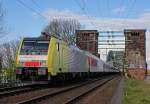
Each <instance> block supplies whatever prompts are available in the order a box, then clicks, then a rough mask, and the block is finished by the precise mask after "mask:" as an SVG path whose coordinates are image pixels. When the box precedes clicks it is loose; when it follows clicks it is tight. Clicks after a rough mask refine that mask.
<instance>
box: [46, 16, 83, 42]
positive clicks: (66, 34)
mask: <svg viewBox="0 0 150 104" xmlns="http://www.w3.org/2000/svg"><path fill="white" fill-rule="evenodd" d="M80 28H81V24H80V23H79V22H78V21H77V20H75V19H54V20H52V21H51V22H50V23H49V24H48V25H47V26H46V27H45V29H44V32H47V33H49V34H50V35H55V36H58V37H60V38H62V39H63V40H65V41H67V42H68V43H69V44H75V30H77V29H80Z"/></svg>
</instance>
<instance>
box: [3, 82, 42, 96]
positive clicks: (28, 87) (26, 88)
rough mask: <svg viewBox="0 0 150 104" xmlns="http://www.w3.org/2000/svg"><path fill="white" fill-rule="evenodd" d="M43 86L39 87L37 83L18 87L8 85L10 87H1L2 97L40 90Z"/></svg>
mask: <svg viewBox="0 0 150 104" xmlns="http://www.w3.org/2000/svg"><path fill="white" fill-rule="evenodd" d="M40 89H41V87H39V86H38V85H37V84H32V85H25V86H18V87H8V88H1V89H0V98H4V97H8V96H14V95H18V94H22V93H26V92H30V91H34V90H40Z"/></svg>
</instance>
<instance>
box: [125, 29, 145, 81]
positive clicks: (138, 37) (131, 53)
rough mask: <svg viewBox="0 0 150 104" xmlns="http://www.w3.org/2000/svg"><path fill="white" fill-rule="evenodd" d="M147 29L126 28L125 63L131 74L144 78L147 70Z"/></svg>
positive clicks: (137, 77)
mask: <svg viewBox="0 0 150 104" xmlns="http://www.w3.org/2000/svg"><path fill="white" fill-rule="evenodd" d="M145 32H146V30H144V29H137V30H136V29H126V30H124V34H125V63H126V69H127V73H128V75H129V76H131V77H134V78H136V79H141V80H143V79H144V78H145V72H146V69H147V68H146V42H145V40H146V36H145Z"/></svg>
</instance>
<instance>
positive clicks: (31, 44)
mask: <svg viewBox="0 0 150 104" xmlns="http://www.w3.org/2000/svg"><path fill="white" fill-rule="evenodd" d="M48 46H49V41H48V40H38V41H36V40H32V41H31V40H30V41H28V40H24V42H23V44H22V47H21V52H20V54H21V55H47V52H48Z"/></svg>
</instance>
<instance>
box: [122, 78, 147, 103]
mask: <svg viewBox="0 0 150 104" xmlns="http://www.w3.org/2000/svg"><path fill="white" fill-rule="evenodd" d="M124 86H125V87H124V95H123V96H124V97H123V104H150V84H148V83H147V82H145V81H140V80H135V79H129V78H128V79H125V85H124Z"/></svg>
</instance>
